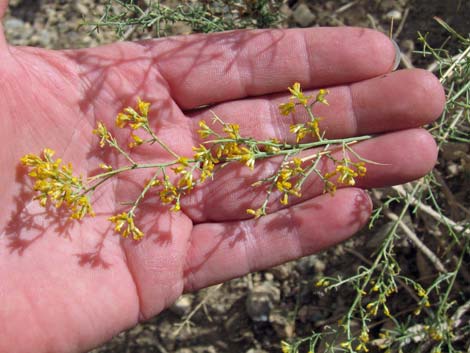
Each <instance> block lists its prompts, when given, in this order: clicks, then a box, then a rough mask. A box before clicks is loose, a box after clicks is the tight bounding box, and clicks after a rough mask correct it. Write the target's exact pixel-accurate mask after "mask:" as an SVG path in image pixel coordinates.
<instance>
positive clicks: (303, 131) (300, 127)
mask: <svg viewBox="0 0 470 353" xmlns="http://www.w3.org/2000/svg"><path fill="white" fill-rule="evenodd" d="M289 131H290V132H291V133H292V134H295V135H296V139H295V141H296V142H297V143H299V142H300V141H301V140H302V139H303V138H304V137H305V136H307V133H308V132H309V130H308V129H307V128H306V127H305V124H293V125H291V126H290V127H289Z"/></svg>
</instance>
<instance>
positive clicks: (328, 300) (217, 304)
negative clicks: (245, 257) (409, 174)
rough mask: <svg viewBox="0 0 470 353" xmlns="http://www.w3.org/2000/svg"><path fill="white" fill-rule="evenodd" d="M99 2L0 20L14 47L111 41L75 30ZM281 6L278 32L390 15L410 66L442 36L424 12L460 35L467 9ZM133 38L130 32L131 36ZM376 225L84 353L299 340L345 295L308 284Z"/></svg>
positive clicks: (43, 2) (42, 0) (423, 62)
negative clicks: (424, 44) (424, 37)
mask: <svg viewBox="0 0 470 353" xmlns="http://www.w3.org/2000/svg"><path fill="white" fill-rule="evenodd" d="M104 3H105V1H104V0H98V1H93V0H75V1H65V0H16V1H13V0H11V1H10V11H9V14H8V15H7V17H6V19H5V28H6V33H7V37H8V40H9V41H10V42H11V43H13V44H17V45H33V46H41V47H46V48H53V49H62V48H76V47H89V46H96V45H100V44H104V43H110V42H113V41H115V40H117V38H116V36H115V34H114V32H113V31H112V30H102V31H101V32H100V33H89V32H88V31H87V28H85V27H81V28H78V25H79V24H80V23H81V21H82V19H83V18H85V19H87V20H88V21H92V20H93V19H97V18H98V16H99V15H100V13H102V10H103V5H104ZM301 4H303V5H307V6H303V10H302V9H301V10H302V11H304V13H299V12H301V11H300V10H299V11H297V12H296V10H297V9H298V7H299V6H301ZM348 5H350V7H347V6H348ZM285 10H286V11H285V12H286V13H287V15H288V18H287V19H286V21H285V26H290V27H295V26H298V25H299V23H303V24H304V25H305V22H302V17H301V16H302V15H303V16H304V17H303V19H304V20H305V18H307V20H305V21H308V18H310V21H311V23H308V25H326V26H338V25H354V26H363V27H372V28H377V29H379V30H381V31H383V32H385V33H388V31H389V28H390V18H391V17H395V18H396V20H395V22H394V28H395V31H394V33H396V34H397V35H396V41H397V42H398V43H399V45H400V47H401V48H402V50H403V52H404V53H405V54H406V56H407V58H408V61H407V63H408V64H406V63H404V64H405V65H412V66H416V67H426V66H427V65H429V64H430V63H431V59H426V58H423V57H422V56H421V54H419V53H415V52H413V50H416V49H420V48H421V45H420V43H419V42H418V41H417V33H418V31H419V32H421V33H423V34H425V33H428V39H429V42H430V43H431V44H432V45H434V46H439V45H440V44H441V43H443V42H444V41H445V39H446V38H447V36H448V35H447V34H446V33H445V31H444V30H443V29H442V27H440V26H439V25H438V24H437V22H436V21H434V20H433V16H439V17H441V18H443V19H444V20H445V21H447V22H448V23H449V24H450V25H451V26H453V27H454V28H455V29H456V30H457V31H459V32H461V33H462V34H464V35H468V31H469V29H470V16H465V14H468V13H470V2H468V1H459V0H448V1H442V0H432V1H431V0H421V1H418V0H415V1H412V0H396V1H392V0H384V1H377V0H374V1H372V0H371V1H346V0H339V1H324V0H317V1H313V0H312V1H303V2H300V1H289V4H288V8H287V7H286V9H285ZM305 11H306V12H305ZM310 15H312V16H310ZM305 16H307V17H305ZM309 16H310V17H309ZM404 18H405V19H404ZM403 19H404V20H403ZM401 21H403V23H402V25H403V26H402V28H401V29H400V27H401V26H400V24H401ZM175 31H177V29H175ZM397 31H399V33H397ZM139 35H140V34H139V33H135V34H134V38H138V37H139ZM383 227H386V225H383V226H382V227H378V228H375V230H374V231H363V232H362V233H361V234H359V235H358V236H357V237H355V238H354V239H353V240H351V241H349V242H347V243H345V244H342V245H339V246H337V247H336V248H334V249H331V250H329V251H327V252H325V253H323V254H318V255H315V256H310V257H306V258H303V259H301V260H298V261H296V262H291V263H287V264H285V265H282V266H279V267H276V268H273V269H270V270H267V271H261V272H258V273H254V274H250V275H247V276H245V277H243V278H239V279H235V280H232V281H230V282H228V283H225V284H224V285H222V286H221V287H215V288H214V287H213V288H209V289H206V290H201V291H199V292H197V293H193V294H187V295H185V296H183V297H182V299H180V300H179V301H178V302H177V303H176V304H175V305H174V306H173V307H171V308H170V309H168V310H166V311H165V312H163V313H161V314H160V315H158V316H157V317H155V318H154V319H152V320H150V321H148V322H146V323H144V324H141V325H138V326H136V327H135V328H132V329H130V330H128V331H126V332H123V333H121V334H120V335H118V336H116V337H115V338H114V339H113V340H112V341H110V342H108V343H107V344H105V345H103V346H102V347H98V348H96V349H95V350H93V351H92V353H105V352H113V353H124V352H147V353H149V352H162V353H165V352H176V353H215V352H220V353H225V352H227V353H228V352H247V353H263V352H279V351H280V350H279V342H280V341H281V340H283V339H287V338H289V337H292V336H294V335H295V336H301V337H302V336H308V335H309V334H310V333H311V331H312V330H315V329H316V330H318V329H321V328H322V327H323V326H324V325H326V324H334V323H335V322H336V321H337V320H338V318H339V316H338V315H340V314H341V313H342V311H343V309H344V306H345V305H346V304H345V303H346V302H347V298H348V295H349V294H350V293H347V291H345V292H341V293H337V295H336V296H324V295H322V294H321V292H319V291H317V290H316V289H315V286H314V285H313V283H314V282H315V281H316V279H317V278H318V277H319V276H321V275H323V274H328V275H335V274H343V275H347V274H351V273H353V272H354V271H355V269H356V268H357V266H359V265H360V264H361V259H360V258H361V256H365V257H366V258H367V257H368V254H369V253H370V252H372V250H373V248H374V246H375V245H376V243H377V241H378V239H380V234H381V232H382V231H383V229H384V228H383ZM374 239H375V240H374ZM374 244H375V245H374ZM351 249H355V250H351ZM401 251H402V253H401V255H400V256H401V257H403V258H408V259H409V260H407V261H408V263H409V266H410V267H416V268H417V265H416V261H417V260H416V253H415V251H414V250H413V249H412V248H411V247H409V246H406V245H404V246H403V248H402V249H401ZM405 262H406V261H405ZM418 270H419V269H418ZM200 303H203V304H202V305H200V306H199V309H198V310H196V311H195V312H194V315H193V316H192V318H191V323H190V324H189V323H188V324H187V325H186V326H185V327H183V328H182V329H181V330H180V331H179V332H178V334H177V328H178V327H179V326H178V325H181V324H182V323H183V321H184V317H185V316H187V315H188V314H189V313H191V312H192V311H193V310H195V308H196V307H197V306H198V304H200Z"/></svg>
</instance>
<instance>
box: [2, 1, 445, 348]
mask: <svg viewBox="0 0 470 353" xmlns="http://www.w3.org/2000/svg"><path fill="white" fill-rule="evenodd" d="M5 7H6V1H5V0H0V15H1V14H2V13H3V12H4V10H5ZM2 32H3V31H2V30H1V28H0V62H1V65H0V90H1V91H0V92H1V94H0V107H1V109H0V141H2V142H3V148H2V149H1V150H0V163H1V165H2V166H3V168H2V172H1V173H0V185H1V193H0V200H1V204H2V208H1V211H0V279H1V280H0V303H1V305H0V352H10V353H12V352H15V353H16V352H31V351H32V350H34V351H35V352H84V351H87V350H88V349H90V348H92V347H95V346H97V345H99V344H101V343H103V342H105V341H106V340H108V339H110V338H111V337H112V335H114V334H116V333H118V332H120V331H122V330H124V329H126V328H129V327H132V326H133V325H135V324H137V323H138V322H139V321H141V320H145V319H148V318H150V317H153V316H155V315H156V314H158V313H159V312H160V311H162V310H163V309H164V308H166V307H168V306H169V305H171V303H173V302H174V301H175V300H176V299H177V298H178V296H180V295H181V294H182V293H183V292H185V291H193V290H196V289H199V288H203V287H205V286H208V285H211V284H214V283H219V282H222V281H226V280H228V279H230V278H233V277H236V276H241V275H243V274H246V273H248V272H250V271H255V270H260V269H264V268H268V267H271V266H274V265H276V264H280V263H283V262H286V261H289V260H292V259H296V258H299V257H301V256H305V255H308V254H312V253H315V252H318V251H320V250H322V249H325V248H327V247H329V246H332V245H333V244H336V243H338V242H341V241H343V240H345V239H347V238H348V237H350V236H351V235H353V234H354V233H355V232H356V231H358V230H359V229H360V228H361V227H362V226H363V225H364V224H365V223H366V222H367V220H368V217H369V216H370V212H371V203H370V199H369V197H368V195H367V194H366V193H365V192H364V191H363V189H364V188H371V187H380V186H386V185H391V184H397V183H403V182H406V181H410V180H413V179H416V178H419V177H420V176H422V175H424V174H425V173H426V172H428V171H429V170H431V169H432V168H433V166H434V164H435V161H436V146H435V143H434V141H433V139H432V138H431V136H430V135H429V134H428V133H427V132H426V131H425V130H422V129H420V128H419V127H420V126H421V125H423V124H426V123H429V122H432V121H433V120H434V119H435V118H436V117H438V116H439V114H440V113H441V111H442V109H443V105H444V101H445V97H444V93H443V89H442V87H441V86H440V84H439V82H438V80H437V79H436V78H435V77H434V76H432V75H431V74H429V73H427V72H424V71H420V70H407V71H398V72H393V73H392V72H390V70H391V69H392V66H393V61H394V57H395V52H394V48H393V46H392V44H391V43H390V41H389V40H388V39H387V38H386V37H385V36H383V35H382V34H379V33H377V32H374V31H371V30H366V29H357V28H328V29H327V28H312V29H305V30H285V31H284V30H274V31H242V32H229V33H222V34H215V35H208V36H206V35H194V36H187V37H175V38H168V39H162V40H154V41H147V42H140V43H116V44H113V45H109V46H103V47H99V48H93V49H86V50H72V51H50V50H43V49H38V48H28V47H13V46H10V45H8V44H7V43H6V42H5V40H4V38H3V35H2V34H1V33H2ZM295 81H298V82H300V83H301V84H302V87H303V88H304V89H305V90H306V93H313V92H314V90H315V89H318V88H329V89H330V95H329V96H328V100H329V102H330V106H329V107H326V106H322V107H320V108H319V110H318V114H320V115H322V116H325V119H324V120H323V121H322V125H321V128H322V129H323V130H326V131H327V135H328V137H349V136H354V135H362V134H372V133H373V134H380V135H379V136H377V137H375V138H374V139H372V140H368V141H366V142H363V143H360V144H357V145H356V146H355V148H356V151H357V152H359V153H360V154H361V155H362V156H363V157H365V158H368V159H371V160H374V161H376V162H381V163H385V164H386V165H385V166H369V167H368V174H367V176H366V177H364V178H363V179H361V180H360V182H359V183H358V185H357V187H354V188H351V187H350V188H343V189H341V190H338V191H337V193H336V195H335V196H334V197H331V196H329V195H323V194H322V190H321V185H320V183H318V181H315V180H314V179H312V180H309V182H308V184H307V188H306V189H305V190H304V196H303V197H302V198H301V199H297V200H293V203H292V204H290V205H289V207H287V208H281V207H280V206H281V205H279V204H278V203H273V204H272V205H271V208H270V214H269V215H268V216H266V217H263V218H261V219H260V220H257V221H255V220H253V219H248V218H247V215H246V213H245V209H246V208H247V207H250V206H252V205H253V204H252V203H253V202H254V203H255V204H256V203H257V202H259V201H260V200H262V195H260V194H259V193H256V192H255V191H253V189H251V188H250V186H249V185H250V184H251V183H252V182H253V181H254V180H257V178H259V177H262V176H263V175H266V173H267V171H268V170H270V168H271V169H272V168H273V166H274V164H273V163H274V162H265V163H260V164H258V165H257V167H256V168H255V170H254V171H253V172H250V171H249V170H248V169H247V168H238V169H237V168H227V169H226V170H223V171H222V172H221V173H220V175H219V176H218V177H217V178H216V180H215V181H213V182H211V183H210V184H208V185H207V186H204V185H203V186H201V187H200V188H198V189H197V190H196V191H195V192H194V194H193V195H192V196H190V197H188V198H187V199H185V200H184V202H183V204H182V212H179V213H170V212H168V210H167V208H166V207H162V206H159V205H158V204H157V202H156V201H155V200H154V199H152V198H149V200H148V202H146V203H145V204H144V205H142V207H141V208H140V211H139V214H138V217H137V218H138V222H139V224H140V225H141V226H142V228H143V230H144V231H145V232H146V234H147V236H146V237H145V238H144V239H143V240H142V241H140V242H133V241H131V240H129V239H127V240H124V239H121V238H120V237H119V236H117V235H115V234H114V233H113V230H112V229H111V227H110V224H109V222H108V221H107V218H108V217H109V216H110V215H112V214H114V213H116V212H118V211H119V210H121V209H122V207H120V206H119V204H118V203H119V202H120V201H123V200H124V201H126V200H132V199H134V198H135V197H136V196H137V195H138V193H139V190H140V184H139V183H141V182H142V181H143V180H144V179H145V178H147V177H148V175H146V174H145V173H142V174H138V175H137V176H135V175H130V174H129V175H125V176H123V177H120V178H117V179H116V180H114V181H112V182H110V183H109V184H106V186H104V187H103V189H101V190H100V191H98V192H97V193H95V194H94V196H93V201H94V209H95V211H96V214H97V215H96V217H94V218H93V219H91V218H90V219H85V220H83V221H82V222H81V223H70V222H68V221H67V217H66V216H64V215H61V214H60V213H61V211H60V210H58V211H54V210H50V211H49V212H45V211H44V210H43V209H41V208H40V207H39V206H38V205H37V203H36V202H33V201H31V189H30V188H29V187H28V185H29V184H28V183H27V182H26V181H25V180H26V179H25V176H24V175H25V169H24V168H22V167H21V166H19V159H20V158H21V157H22V156H23V155H24V154H26V153H39V152H40V151H41V150H42V149H43V148H44V147H49V148H52V149H54V150H56V151H57V152H58V155H60V157H62V158H63V159H64V160H65V161H70V162H71V163H72V164H73V165H74V168H75V170H76V171H77V172H79V173H82V174H84V175H86V174H92V173H93V172H96V166H97V165H98V163H99V162H100V161H101V160H102V159H103V158H104V159H105V160H108V161H111V162H116V160H114V159H113V158H115V157H114V156H113V155H111V154H107V153H106V152H103V151H102V150H100V148H99V147H98V145H97V142H98V141H97V139H96V137H94V136H92V135H91V130H92V129H93V127H94V126H95V125H96V121H98V120H100V121H103V122H104V123H105V124H107V125H108V126H112V125H113V119H114V117H115V115H116V114H117V113H118V112H119V111H120V110H121V109H122V108H123V107H125V106H128V105H134V104H135V100H136V97H137V96H140V97H142V98H143V99H145V100H148V101H150V102H152V109H151V113H150V120H151V124H152V126H153V127H154V128H155V129H156V131H157V133H158V135H159V136H160V137H161V138H162V140H164V141H166V142H167V143H168V144H170V145H171V146H172V147H173V148H174V150H175V151H176V152H177V153H179V154H182V155H191V153H192V151H191V146H193V145H197V143H198V140H197V137H196V135H195V134H194V131H195V130H196V126H197V122H198V121H199V120H200V119H206V121H208V119H209V118H210V113H209V112H208V111H207V110H204V109H199V110H195V108H197V107H199V106H201V105H206V104H211V105H212V107H211V108H212V109H213V110H214V111H216V113H217V114H218V115H219V116H221V117H223V118H224V119H225V120H226V121H230V122H233V123H239V124H240V126H241V131H242V133H243V134H244V135H252V136H254V137H262V138H267V137H277V138H279V139H291V138H292V136H291V134H289V132H288V128H289V125H290V124H291V123H292V120H299V121H300V119H302V114H298V115H296V116H295V117H294V118H286V117H282V116H280V114H279V113H278V111H277V105H278V104H279V103H281V102H284V101H286V100H287V98H288V94H286V88H287V87H288V86H290V85H292V83H293V82H295ZM117 135H118V137H120V138H123V139H127V138H128V137H127V136H128V131H122V132H117ZM134 156H135V158H136V159H138V160H145V161H156V160H169V157H168V154H166V153H165V152H164V151H162V150H160V149H159V148H158V147H156V146H153V147H152V148H146V147H144V148H142V149H140V150H137V151H136V152H135V154H134ZM118 162H119V161H118ZM120 162H124V161H120Z"/></svg>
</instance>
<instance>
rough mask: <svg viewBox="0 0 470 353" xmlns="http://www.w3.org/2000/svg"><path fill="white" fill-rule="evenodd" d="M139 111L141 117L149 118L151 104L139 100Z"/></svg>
mask: <svg viewBox="0 0 470 353" xmlns="http://www.w3.org/2000/svg"><path fill="white" fill-rule="evenodd" d="M137 109H138V110H139V113H140V115H142V116H145V117H147V116H148V114H149V109H150V103H149V102H144V101H143V100H141V99H140V98H137Z"/></svg>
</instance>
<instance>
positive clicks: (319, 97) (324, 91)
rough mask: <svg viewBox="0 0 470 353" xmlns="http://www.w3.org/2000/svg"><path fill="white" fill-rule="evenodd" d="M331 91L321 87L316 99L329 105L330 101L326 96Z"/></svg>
mask: <svg viewBox="0 0 470 353" xmlns="http://www.w3.org/2000/svg"><path fill="white" fill-rule="evenodd" d="M329 93H330V91H328V90H327V89H320V90H319V91H318V93H317V97H316V98H315V101H317V102H320V103H323V104H325V105H329V103H328V101H327V100H326V98H325V97H326V96H327V95H328V94H329Z"/></svg>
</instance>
